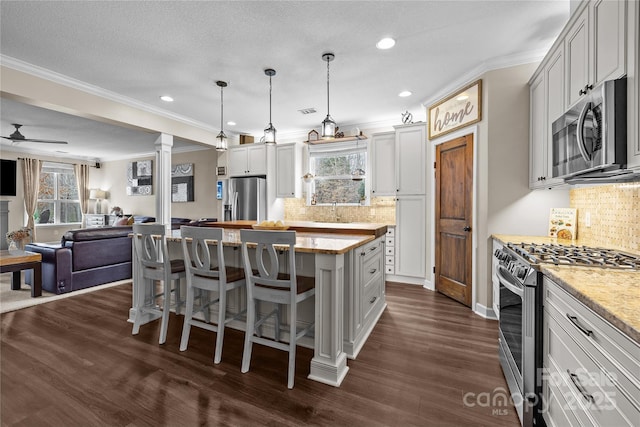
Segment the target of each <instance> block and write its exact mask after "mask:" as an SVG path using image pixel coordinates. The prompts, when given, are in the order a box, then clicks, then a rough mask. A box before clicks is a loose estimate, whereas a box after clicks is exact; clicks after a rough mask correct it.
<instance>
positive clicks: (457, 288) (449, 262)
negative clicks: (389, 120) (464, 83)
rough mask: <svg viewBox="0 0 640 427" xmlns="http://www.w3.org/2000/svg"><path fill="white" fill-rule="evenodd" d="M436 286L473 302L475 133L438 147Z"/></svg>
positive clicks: (452, 296)
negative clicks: (472, 232)
mask: <svg viewBox="0 0 640 427" xmlns="http://www.w3.org/2000/svg"><path fill="white" fill-rule="evenodd" d="M435 166H436V194H435V197H436V202H435V203H436V205H435V222H436V224H435V225H436V265H435V267H436V271H435V273H436V274H435V282H436V290H437V291H438V292H441V293H443V294H445V295H447V296H448V297H451V298H453V299H454V300H456V301H459V302H461V303H462V304H464V305H466V306H469V307H470V306H471V294H472V288H471V253H472V239H471V231H472V230H471V224H472V223H473V218H472V213H473V211H472V202H473V135H466V136H463V137H460V138H456V139H454V140H451V141H448V142H445V143H443V144H440V145H438V146H437V147H436V165H435Z"/></svg>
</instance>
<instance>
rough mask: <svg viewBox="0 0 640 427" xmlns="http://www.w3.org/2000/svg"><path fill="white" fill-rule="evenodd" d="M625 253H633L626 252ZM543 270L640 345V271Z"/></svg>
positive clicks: (502, 238) (506, 239)
mask: <svg viewBox="0 0 640 427" xmlns="http://www.w3.org/2000/svg"><path fill="white" fill-rule="evenodd" d="M492 237H493V238H494V239H496V240H498V241H499V242H501V243H502V244H507V243H522V242H525V243H556V244H559V245H575V246H583V245H584V246H594V247H602V245H598V244H597V243H594V242H590V241H585V240H579V239H578V240H562V239H556V238H552V237H541V236H512V235H504V234H494V235H493V236H492ZM615 249H617V248H615ZM622 251H624V252H628V253H633V252H631V251H625V250H624V249H622ZM634 255H639V254H635V253H634ZM540 270H541V271H542V273H543V274H544V275H546V276H547V277H549V278H550V279H551V280H553V281H554V282H555V283H557V284H558V285H559V286H561V287H562V288H563V289H565V290H566V291H567V292H569V293H570V294H571V295H573V296H574V297H575V298H577V299H578V300H579V301H581V302H582V303H583V304H585V305H586V306H587V307H589V308H590V309H591V310H593V311H594V312H596V313H597V314H599V315H600V316H601V317H603V318H604V319H606V320H607V321H609V322H610V323H611V324H612V325H614V326H615V327H617V328H618V329H620V330H621V331H622V332H623V333H625V334H626V335H628V336H629V337H630V338H631V339H633V340H634V341H636V342H638V343H640V271H630V270H619V269H613V268H602V267H585V266H569V265H554V264H540Z"/></svg>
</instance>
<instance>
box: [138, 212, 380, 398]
mask: <svg viewBox="0 0 640 427" xmlns="http://www.w3.org/2000/svg"><path fill="white" fill-rule="evenodd" d="M254 223H255V222H253V221H251V222H250V223H249V224H243V223H241V222H234V223H231V224H230V223H217V224H216V223H212V225H213V224H216V225H218V226H224V233H223V245H224V253H225V262H226V263H227V264H228V265H234V266H241V265H242V264H241V257H240V250H239V247H240V246H241V241H240V230H239V229H240V228H249V227H250V226H251V224H254ZM309 224H315V225H316V226H315V227H314V228H312V231H305V232H301V231H297V232H296V245H295V250H296V260H295V261H296V269H297V273H298V274H299V275H304V276H309V275H310V276H313V277H315V281H316V285H315V286H316V294H315V302H312V303H311V304H310V305H309V306H305V305H304V303H303V304H301V305H300V306H299V319H300V321H301V322H305V321H308V322H311V321H314V322H315V327H314V337H313V342H312V343H310V344H309V346H310V347H313V350H314V356H313V358H312V360H311V366H310V373H309V379H313V380H315V381H319V382H322V383H325V384H329V385H333V386H339V385H340V384H341V382H342V380H343V379H344V377H345V375H346V374H347V371H348V370H349V368H348V366H347V358H355V357H356V356H357V354H358V352H359V351H360V349H361V348H362V346H363V345H364V343H365V342H366V339H367V338H368V336H369V334H370V333H371V331H372V330H373V328H374V326H375V324H376V323H377V321H378V319H379V317H380V315H381V314H382V312H383V311H384V309H385V307H386V300H385V291H384V274H385V273H384V268H383V254H384V237H383V236H384V234H385V233H386V226H384V225H372V224H369V225H368V227H366V226H363V227H361V229H364V230H366V231H367V232H366V233H362V232H361V233H360V234H353V233H348V232H342V233H341V232H336V231H335V228H334V227H331V226H333V225H334V224H330V225H329V226H327V225H324V224H322V223H309ZM287 225H290V224H289V223H287ZM345 225H348V224H345ZM305 227H307V228H308V226H307V225H305ZM167 240H168V242H169V247H170V252H171V254H172V258H176V257H178V256H180V257H181V256H182V252H181V248H180V243H179V242H180V241H181V237H180V230H172V232H171V236H170V237H168V238H167ZM281 256H288V254H287V251H283V253H282V255H281ZM133 265H134V271H133V298H132V300H133V301H132V307H131V309H130V311H129V321H130V322H133V321H134V319H135V317H136V315H138V313H137V310H136V307H143V306H146V305H150V304H153V303H154V302H153V301H152V298H151V289H149V288H148V286H145V284H144V281H143V280H140V278H139V275H138V267H137V262H136V259H135V253H134V263H133ZM284 265H286V263H285V264H284ZM233 292H234V291H232V293H230V294H229V303H228V307H229V310H233V311H235V312H240V311H242V310H243V309H244V307H246V296H245V295H246V294H245V292H244V289H240V290H238V292H235V293H233ZM142 316H143V318H142V323H143V324H144V323H147V322H150V321H152V320H155V319H157V318H158V316H157V315H153V314H147V313H145V314H144V315H142ZM212 318H213V317H212ZM244 326H245V325H244V322H238V323H235V324H234V323H230V324H229V327H234V328H237V329H243V330H244ZM266 326H267V328H266V331H267V332H266V334H267V335H268V331H269V325H266Z"/></svg>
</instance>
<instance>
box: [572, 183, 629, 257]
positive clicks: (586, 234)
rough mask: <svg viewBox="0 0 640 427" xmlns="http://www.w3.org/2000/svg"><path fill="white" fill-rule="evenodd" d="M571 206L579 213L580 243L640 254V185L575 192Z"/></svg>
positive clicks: (573, 191) (627, 184) (619, 185)
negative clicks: (588, 217) (585, 242)
mask: <svg viewBox="0 0 640 427" xmlns="http://www.w3.org/2000/svg"><path fill="white" fill-rule="evenodd" d="M569 204H570V207H572V208H576V209H577V210H578V240H583V239H585V240H588V241H590V242H595V243H597V244H598V245H602V246H606V247H611V248H616V249H620V250H623V251H624V250H627V251H632V252H636V253H637V252H640V182H631V183H624V184H612V185H605V186H597V187H588V188H576V189H572V190H571V191H570V192H569ZM587 215H588V216H590V223H591V226H590V227H588V226H587V220H586V218H587Z"/></svg>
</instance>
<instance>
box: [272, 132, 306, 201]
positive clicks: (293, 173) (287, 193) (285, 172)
mask: <svg viewBox="0 0 640 427" xmlns="http://www.w3.org/2000/svg"><path fill="white" fill-rule="evenodd" d="M301 156H302V146H301V144H298V143H291V144H278V145H277V146H276V171H275V173H276V197H279V198H291V197H300V196H301V193H302V172H301V171H302V166H301V165H302V157H301Z"/></svg>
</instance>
